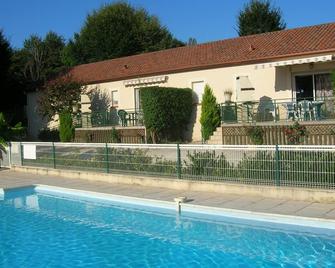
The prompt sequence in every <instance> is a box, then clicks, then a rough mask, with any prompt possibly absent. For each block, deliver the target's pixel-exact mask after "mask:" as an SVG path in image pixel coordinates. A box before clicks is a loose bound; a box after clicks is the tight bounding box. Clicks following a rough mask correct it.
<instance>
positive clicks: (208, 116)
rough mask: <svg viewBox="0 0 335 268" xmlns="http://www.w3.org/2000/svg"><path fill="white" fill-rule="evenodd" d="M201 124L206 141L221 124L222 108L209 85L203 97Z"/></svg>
mask: <svg viewBox="0 0 335 268" xmlns="http://www.w3.org/2000/svg"><path fill="white" fill-rule="evenodd" d="M200 123H201V134H202V138H203V139H204V140H208V139H209V137H210V136H211V135H212V134H213V132H214V131H215V130H216V128H217V127H218V126H220V123H221V116H220V108H219V105H218V104H217V102H216V98H215V96H214V94H213V91H212V89H211V88H210V86H209V85H206V86H205V91H204V94H203V96H202V102H201V116H200Z"/></svg>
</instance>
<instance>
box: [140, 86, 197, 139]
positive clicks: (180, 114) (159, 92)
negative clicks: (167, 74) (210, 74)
mask: <svg viewBox="0 0 335 268" xmlns="http://www.w3.org/2000/svg"><path fill="white" fill-rule="evenodd" d="M140 94H141V104H142V108H143V115H144V124H145V126H146V128H147V130H148V131H149V132H150V135H151V138H152V142H153V143H156V142H159V141H160V140H163V139H165V140H166V141H175V140H181V139H182V134H183V130H184V129H185V128H186V126H187V124H188V123H189V120H190V117H191V113H192V90H191V89H189V88H172V87H158V86H155V87H145V88H141V93H140Z"/></svg>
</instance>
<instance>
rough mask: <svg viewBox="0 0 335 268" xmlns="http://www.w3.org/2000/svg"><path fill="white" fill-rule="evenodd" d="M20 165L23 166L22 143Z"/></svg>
mask: <svg viewBox="0 0 335 268" xmlns="http://www.w3.org/2000/svg"><path fill="white" fill-rule="evenodd" d="M20 164H21V167H22V166H23V150H22V143H21V142H20Z"/></svg>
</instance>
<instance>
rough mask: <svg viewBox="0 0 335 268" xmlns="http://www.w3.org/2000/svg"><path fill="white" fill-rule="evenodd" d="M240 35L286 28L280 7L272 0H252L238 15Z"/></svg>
mask: <svg viewBox="0 0 335 268" xmlns="http://www.w3.org/2000/svg"><path fill="white" fill-rule="evenodd" d="M237 27H238V34H239V36H245V35H251V34H260V33H267V32H273V31H279V30H283V29H285V28H286V23H285V22H284V20H283V18H282V12H281V10H280V8H278V7H274V6H272V5H271V2H270V0H251V1H250V2H249V3H247V4H246V5H245V6H244V8H243V9H242V10H241V11H240V12H239V14H238V17H237Z"/></svg>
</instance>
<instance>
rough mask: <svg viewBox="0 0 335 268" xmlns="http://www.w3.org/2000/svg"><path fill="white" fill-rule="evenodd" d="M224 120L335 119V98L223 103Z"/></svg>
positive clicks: (235, 121)
mask: <svg viewBox="0 0 335 268" xmlns="http://www.w3.org/2000/svg"><path fill="white" fill-rule="evenodd" d="M220 111H221V121H222V122H223V123H255V122H280V121H284V122H285V121H290V120H291V121H292V120H295V121H321V120H327V119H328V120H331V119H335V98H334V97H322V98H317V99H298V100H296V99H270V98H264V99H262V98H261V99H260V100H258V101H244V102H225V103H222V104H220Z"/></svg>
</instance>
